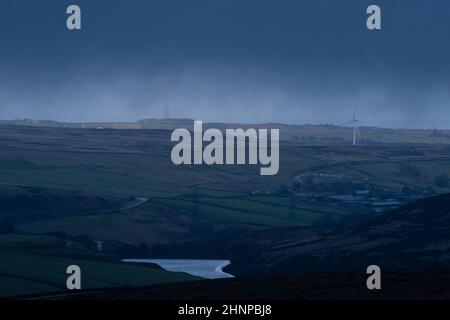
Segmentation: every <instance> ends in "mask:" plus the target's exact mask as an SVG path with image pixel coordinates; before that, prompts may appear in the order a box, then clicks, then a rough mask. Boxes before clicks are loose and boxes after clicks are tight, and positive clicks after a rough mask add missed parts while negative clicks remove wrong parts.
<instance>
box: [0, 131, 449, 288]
mask: <svg viewBox="0 0 450 320" xmlns="http://www.w3.org/2000/svg"><path fill="white" fill-rule="evenodd" d="M171 125H173V124H171ZM152 126H153V125H150V126H149V127H152ZM152 128H153V127H152ZM324 128H325V129H324ZM166 129H167V128H165V127H164V126H160V127H158V125H156V127H155V128H153V129H152V130H108V129H106V130H95V129H85V130H83V129H73V128H72V129H70V128H45V127H36V128H32V127H24V126H20V127H14V126H0V185H2V187H5V188H6V189H1V190H6V191H4V192H3V191H2V192H3V193H2V196H8V194H7V193H8V192H7V188H8V187H11V186H32V187H39V189H40V190H47V191H48V190H51V192H50V191H48V192H49V193H50V194H51V197H49V196H47V197H46V198H45V199H47V202H48V203H54V202H55V201H53V200H54V199H57V200H58V203H63V204H64V203H65V201H68V200H69V199H70V203H71V207H72V208H74V209H73V210H72V211H74V210H75V211H76V210H79V212H78V214H77V212H71V213H70V214H67V213H66V212H63V211H64V210H63V209H61V208H59V207H55V208H54V209H53V211H52V213H51V215H50V214H48V212H46V211H45V210H44V211H43V212H44V213H46V214H39V215H33V216H32V215H31V214H30V215H29V216H27V217H24V216H23V212H22V213H21V215H22V216H21V220H18V221H16V222H17V225H15V231H14V232H12V233H10V234H7V235H3V236H1V237H0V249H1V251H0V284H1V285H0V296H11V295H19V294H30V293H41V292H49V291H55V290H62V289H64V288H65V279H66V274H65V267H67V265H69V264H78V265H80V266H81V267H82V269H83V273H84V277H83V279H84V280H83V281H84V283H83V287H85V288H96V287H105V286H106V287H108V286H122V285H144V284H151V283H158V282H159V283H162V282H171V281H182V280H188V279H190V278H191V277H188V276H186V275H182V274H173V273H167V272H164V271H161V270H155V269H151V268H145V267H139V266H130V265H124V264H120V263H117V262H113V261H100V260H95V259H94V260H93V259H83V258H75V257H73V259H72V258H69V257H67V256H66V257H61V256H60V257H56V256H54V255H50V253H52V252H53V251H54V249H55V248H58V250H61V248H63V247H64V246H65V245H66V243H67V241H68V239H70V237H72V236H83V237H86V239H88V240H90V241H91V242H92V241H94V240H99V241H103V242H104V243H105V247H108V245H110V246H111V247H114V246H117V245H118V243H119V244H120V245H122V244H126V245H133V246H135V247H138V246H140V245H142V244H144V245H146V246H147V247H148V248H149V250H151V249H152V248H153V246H155V245H159V244H170V243H176V242H183V241H189V240H192V238H193V237H194V236H193V232H192V230H193V229H194V228H193V224H194V220H195V219H198V220H199V221H200V224H201V225H202V228H203V229H204V230H203V231H202V232H203V233H202V236H203V237H205V239H209V238H208V237H213V236H214V235H215V233H216V232H217V233H220V232H222V233H226V232H228V234H234V233H233V232H235V231H236V230H239V232H241V231H242V230H247V231H248V230H259V229H260V228H275V229H276V228H285V227H293V226H308V225H320V224H330V223H336V222H342V221H348V219H353V218H355V217H356V219H357V218H359V217H363V216H367V211H366V210H365V209H364V208H361V207H358V206H352V205H351V204H344V203H340V204H334V205H330V204H329V203H327V202H324V201H325V200H323V201H322V200H320V199H319V200H317V201H307V200H304V198H301V197H300V196H297V194H301V193H309V192H313V193H320V191H308V190H306V191H305V190H303V189H302V187H299V186H298V179H297V178H296V177H297V176H299V175H304V174H324V175H328V176H330V177H333V179H335V180H339V179H340V180H342V179H344V178H346V177H351V179H352V181H353V182H354V183H355V184H361V188H378V189H381V190H383V191H384V192H386V193H388V194H398V193H399V192H400V191H401V190H403V189H404V188H405V187H408V188H411V189H418V190H419V191H418V192H421V190H422V189H424V188H432V189H433V192H435V193H444V192H449V191H450V189H449V188H448V186H436V185H435V179H436V177H437V176H438V175H447V176H450V148H449V147H448V145H447V144H446V143H447V142H448V141H447V140H448V138H447V136H445V135H444V136H439V137H438V138H436V139H435V138H434V137H433V138H430V137H429V135H430V134H431V133H430V132H428V131H427V132H420V131H417V130H416V131H414V130H413V131H398V132H396V131H392V130H388V129H380V130H372V129H371V130H372V131H370V134H371V135H373V137H374V139H375V138H376V139H384V138H385V137H386V139H387V140H386V142H389V143H388V144H379V145H370V144H367V145H361V146H358V147H357V148H355V147H352V146H351V145H350V144H349V143H346V142H345V140H339V141H335V142H336V144H330V141H329V140H327V139H328V138H329V137H330V132H332V133H335V134H336V136H337V137H343V136H344V135H345V136H346V135H347V133H348V129H345V128H344V129H341V128H336V127H306V126H305V127H296V126H283V128H282V131H281V138H282V142H281V146H280V171H279V174H278V175H276V176H260V175H259V166H206V165H196V166H194V165H190V166H187V165H185V166H175V165H173V164H172V162H171V160H170V150H171V143H170V131H169V130H166ZM308 135H315V138H314V139H309V138H308V139H306V140H305V139H303V138H302V137H304V136H306V137H308ZM326 135H328V138H327V137H326ZM377 135H378V136H379V137H378V138H377V137H376V136H377ZM427 137H428V139H427ZM321 139H324V140H321ZM408 139H409V140H412V141H414V140H415V139H416V141H417V142H420V144H419V143H416V144H405V143H403V142H405V141H407V140H408ZM409 140H408V141H409ZM327 141H328V142H327ZM333 141H334V140H333ZM400 142H402V143H400ZM425 142H426V143H425ZM424 143H425V144H424ZM317 185H319V183H317ZM58 190H59V191H58ZM33 192H34V191H33V190H31V191H30V193H31V195H29V196H30V197H32V196H33ZM10 196H11V195H10ZM34 196H35V197H37V195H36V194H34ZM128 197H143V198H148V201H147V203H145V204H143V205H141V206H139V207H136V208H133V209H130V210H124V211H119V210H116V211H111V210H96V209H93V208H97V207H98V205H97V204H98V203H100V204H101V203H103V202H102V201H103V200H105V201H106V202H105V203H111V205H112V204H114V203H117V202H116V200H121V199H124V198H128ZM324 197H325V198H326V195H325V196H324ZM293 198H294V200H292V199H293ZM49 199H50V200H49ZM52 199H53V200H52ZM102 199H103V200H102ZM194 199H195V201H194ZM34 200H36V199H34ZM38 200H39V199H38ZM5 201H6V200H5ZM77 201H78V202H80V203H78V202H77ZM118 202H119V203H120V201H118ZM38 203H39V202H38ZM44 203H45V201H44ZM67 203H69V202H67ZM81 203H82V204H83V205H81ZM88 203H91V205H89V206H88V205H87V204H88ZM85 206H86V207H85ZM194 207H195V210H194ZM77 208H79V209H77ZM60 209H61V214H59V213H58V212H59V211H58V210H60ZM32 211H33V210H30V213H31V212H32ZM11 213H14V212H9V211H8V210H6V209H5V208H4V207H3V208H0V218H1V217H2V215H11ZM25 213H26V212H25ZM194 213H195V214H196V215H197V217H196V218H194ZM13 217H14V216H13ZM16 218H17V216H16ZM205 230H206V231H205ZM55 233H60V236H55V235H53V236H51V234H55ZM61 234H62V235H61ZM81 247H82V249H83V250H87V251H89V250H91V251H92V248H91V247H90V245H86V246H85V247H83V245H82V246H81ZM30 248H33V249H39V250H40V253H39V254H38V253H36V252H35V253H29V252H28V249H30ZM91 251H89V252H90V253H92V252H91ZM94 251H95V248H94Z"/></svg>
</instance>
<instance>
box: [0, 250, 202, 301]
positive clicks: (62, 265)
mask: <svg viewBox="0 0 450 320" xmlns="http://www.w3.org/2000/svg"><path fill="white" fill-rule="evenodd" d="M69 265H78V266H79V267H80V268H81V276H82V283H81V285H82V288H83V289H94V288H106V287H121V286H143V285H150V284H155V283H169V282H178V281H188V280H194V279H198V278H197V277H194V276H190V275H187V274H183V273H174V272H167V271H164V270H158V269H152V268H150V267H144V266H137V265H129V264H125V263H119V262H99V261H94V260H86V259H80V258H62V257H57V256H46V255H42V254H36V253H26V252H17V251H9V250H2V251H0V284H1V285H0V297H7V296H17V295H30V294H43V293H48V292H56V291H64V290H67V287H66V280H67V277H68V275H67V274H66V268H67V267H68V266H69Z"/></svg>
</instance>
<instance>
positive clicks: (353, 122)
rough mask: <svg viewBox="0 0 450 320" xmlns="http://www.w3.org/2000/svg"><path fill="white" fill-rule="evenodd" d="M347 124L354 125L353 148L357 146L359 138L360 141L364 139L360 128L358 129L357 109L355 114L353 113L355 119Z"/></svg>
mask: <svg viewBox="0 0 450 320" xmlns="http://www.w3.org/2000/svg"><path fill="white" fill-rule="evenodd" d="M347 123H348V124H352V126H353V146H356V144H357V138H358V137H359V139H361V138H362V137H361V132H359V128H358V123H359V120H358V119H357V118H356V109H355V112H353V119H352V120H351V121H349V122H347Z"/></svg>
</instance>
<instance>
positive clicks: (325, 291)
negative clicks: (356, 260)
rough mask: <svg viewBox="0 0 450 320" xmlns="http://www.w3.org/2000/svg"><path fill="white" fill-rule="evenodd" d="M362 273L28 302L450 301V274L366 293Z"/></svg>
mask: <svg viewBox="0 0 450 320" xmlns="http://www.w3.org/2000/svg"><path fill="white" fill-rule="evenodd" d="M366 277H367V275H366V274H365V273H364V272H341V273H337V272H331V273H305V274H292V275H285V276H266V277H245V278H234V279H222V280H208V281H192V282H183V283H171V284H158V285H152V286H148V287H140V288H132V287H127V288H113V289H104V290H91V291H89V290H88V291H82V292H78V293H59V294H58V293H57V294H51V295H45V296H38V297H25V298H27V299H48V300H59V299H82V300H97V299H101V300H137V299H138V300H141V299H151V300H196V299H199V300H249V299H251V300H264V299H271V300H293V299H302V300H318V299H326V300H334V299H450V269H446V270H416V271H387V272H383V275H382V289H381V290H375V291H370V290H367V288H366Z"/></svg>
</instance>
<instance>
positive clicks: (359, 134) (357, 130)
mask: <svg viewBox="0 0 450 320" xmlns="http://www.w3.org/2000/svg"><path fill="white" fill-rule="evenodd" d="M356 132H357V133H358V136H359V137H360V138H362V136H361V132H359V128H358V127H356Z"/></svg>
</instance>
